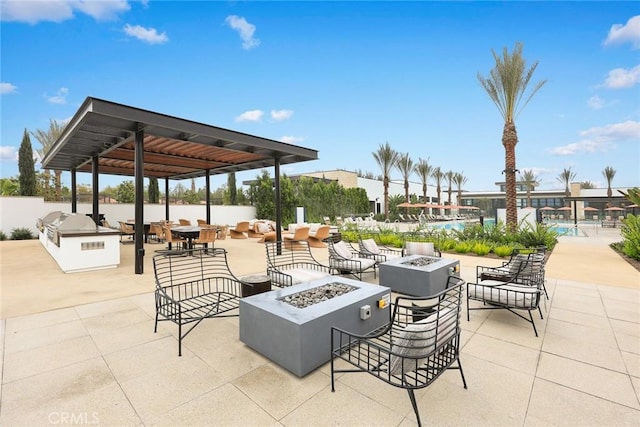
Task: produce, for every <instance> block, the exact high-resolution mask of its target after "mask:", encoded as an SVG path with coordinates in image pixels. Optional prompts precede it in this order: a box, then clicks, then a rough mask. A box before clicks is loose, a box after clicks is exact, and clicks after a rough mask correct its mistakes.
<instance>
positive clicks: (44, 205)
mask: <svg viewBox="0 0 640 427" xmlns="http://www.w3.org/2000/svg"><path fill="white" fill-rule="evenodd" d="M92 209H93V208H92V205H91V204H90V203H78V213H82V214H85V213H91V212H92ZM134 210H135V206H134V205H133V204H121V203H105V204H100V205H99V211H100V213H102V214H104V215H105V218H106V219H107V221H108V222H109V223H110V224H111V226H112V227H115V226H117V225H118V221H123V220H127V219H130V218H133V217H134ZM53 211H62V212H71V203H68V202H65V203H56V202H45V201H44V199H43V198H42V197H0V230H2V231H3V232H4V233H5V234H6V235H7V236H10V235H11V230H13V229H14V228H23V227H24V228H29V229H31V230H32V232H33V234H34V235H35V234H37V232H38V229H37V228H36V222H37V221H38V218H41V217H43V216H45V215H47V214H48V213H49V212H53ZM255 215H256V209H255V208H254V207H253V206H211V223H212V224H220V225H225V224H226V225H235V224H237V222H238V221H242V220H251V219H254V218H255ZM206 217H207V211H206V206H205V205H170V206H169V219H172V220H174V221H177V220H178V219H179V218H185V219H188V220H190V221H191V222H192V223H194V224H195V223H196V220H197V219H198V218H201V219H206ZM164 218H165V205H156V204H153V205H148V204H145V205H144V222H149V221H157V220H160V219H164Z"/></svg>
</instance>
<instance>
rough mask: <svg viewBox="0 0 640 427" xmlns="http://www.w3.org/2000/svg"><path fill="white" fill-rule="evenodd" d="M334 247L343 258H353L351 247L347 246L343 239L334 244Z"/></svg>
mask: <svg viewBox="0 0 640 427" xmlns="http://www.w3.org/2000/svg"><path fill="white" fill-rule="evenodd" d="M333 249H335V251H336V253H337V254H338V255H340V256H341V257H342V258H347V259H351V257H353V254H352V253H351V249H349V248H348V247H347V244H346V243H345V242H343V241H342V240H341V241H339V242H335V243H334V244H333Z"/></svg>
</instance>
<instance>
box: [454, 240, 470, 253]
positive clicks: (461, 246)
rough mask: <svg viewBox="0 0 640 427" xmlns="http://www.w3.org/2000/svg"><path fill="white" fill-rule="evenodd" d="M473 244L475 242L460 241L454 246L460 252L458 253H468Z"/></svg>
mask: <svg viewBox="0 0 640 427" xmlns="http://www.w3.org/2000/svg"><path fill="white" fill-rule="evenodd" d="M472 246H473V243H469V242H458V243H456V245H455V246H454V248H453V250H454V251H456V253H458V254H466V253H469V252H470V251H471V247H472Z"/></svg>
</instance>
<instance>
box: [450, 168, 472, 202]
mask: <svg viewBox="0 0 640 427" xmlns="http://www.w3.org/2000/svg"><path fill="white" fill-rule="evenodd" d="M468 180H469V178H467V177H466V176H464V175H463V174H462V173H460V172H456V173H455V174H454V175H453V182H454V184H456V189H457V191H458V204H460V201H461V200H462V186H463V185H465V184H466V183H467V181H468Z"/></svg>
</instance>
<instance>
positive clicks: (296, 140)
mask: <svg viewBox="0 0 640 427" xmlns="http://www.w3.org/2000/svg"><path fill="white" fill-rule="evenodd" d="M302 141H304V138H301V137H299V136H283V137H282V138H280V142H285V143H287V144H297V143H299V142H302Z"/></svg>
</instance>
